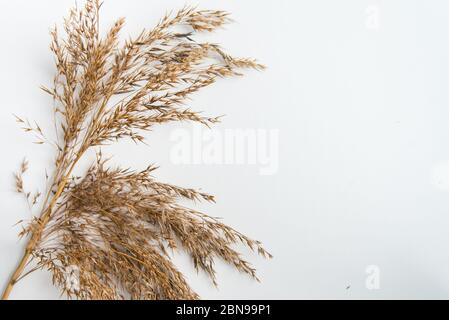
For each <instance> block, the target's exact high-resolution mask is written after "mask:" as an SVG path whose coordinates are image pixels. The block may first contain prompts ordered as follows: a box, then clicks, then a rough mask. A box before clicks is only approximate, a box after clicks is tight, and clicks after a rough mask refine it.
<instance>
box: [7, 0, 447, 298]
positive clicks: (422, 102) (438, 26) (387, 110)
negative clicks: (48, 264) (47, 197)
mask: <svg viewBox="0 0 449 320" xmlns="http://www.w3.org/2000/svg"><path fill="white" fill-rule="evenodd" d="M185 3H186V1H185V0H180V1H170V2H169V3H168V2H167V1H162V0H160V1H139V0H127V1H111V0H106V3H105V5H104V10H103V16H102V20H103V23H104V25H109V24H110V23H111V22H112V21H113V19H115V18H117V17H119V16H126V17H127V27H126V29H125V34H126V35H127V34H135V33H136V32H138V31H140V29H141V28H143V27H151V26H153V25H154V24H155V23H156V22H157V21H158V19H159V18H160V17H161V16H162V15H163V14H164V13H165V12H166V11H167V10H170V9H176V8H180V7H182V6H183V5H184V4H185ZM187 3H190V2H189V1H187ZM72 4H73V1H72V0H63V1H61V0H59V1H56V0H40V1H29V0H27V1H25V0H16V1H1V2H0V39H1V50H0V90H1V98H2V99H1V103H0V104H1V106H0V130H1V132H0V137H1V138H0V139H1V146H2V148H1V150H2V156H1V166H0V177H1V179H0V199H1V201H0V209H1V210H0V217H1V219H0V287H3V285H4V284H6V282H7V278H8V277H9V275H10V273H11V271H12V270H13V268H14V267H15V265H16V263H17V262H18V260H19V255H20V254H21V247H22V246H23V245H24V243H23V242H19V241H18V239H17V233H18V232H19V231H20V229H19V228H18V227H13V225H14V224H15V223H16V222H17V221H18V220H20V219H28V218H30V213H29V211H27V207H26V205H25V203H24V201H23V199H22V198H21V197H20V196H18V195H16V194H15V193H14V192H13V179H12V172H13V171H14V170H15V169H16V168H17V167H18V165H19V163H20V161H21V160H22V158H23V157H24V156H27V157H28V159H29V160H30V164H31V171H30V173H29V174H28V175H27V181H28V186H29V188H30V189H31V190H35V189H36V188H42V186H43V182H44V180H43V177H44V168H46V167H50V165H51V163H52V159H53V154H52V153H51V152H52V151H51V149H50V148H49V147H42V146H36V145H33V144H32V139H31V137H29V136H27V135H25V134H24V133H22V132H21V131H20V130H19V129H18V127H17V124H16V123H15V121H14V119H13V117H12V114H13V113H15V114H18V115H21V116H27V117H29V118H30V119H36V120H38V121H39V123H40V124H41V125H42V126H43V127H44V128H48V129H51V101H50V99H49V98H48V97H46V96H45V95H44V94H43V93H42V92H41V91H40V90H39V89H38V88H39V86H40V85H41V84H50V82H51V79H52V76H53V72H54V69H53V64H52V57H51V55H50V52H49V50H48V44H49V36H48V32H49V27H50V26H52V25H53V24H54V23H56V22H61V18H62V17H63V16H64V15H65V14H66V12H67V10H68V8H70V7H71V5H72ZM191 4H199V5H200V8H212V9H225V10H228V11H230V12H232V14H233V19H234V20H236V23H234V24H232V25H229V26H227V27H226V29H224V30H221V31H219V32H217V33H216V34H214V35H212V36H210V37H208V39H209V38H210V39H211V41H214V42H219V43H221V44H222V45H223V46H224V47H226V48H227V49H228V51H229V52H231V53H232V54H235V55H240V56H251V57H257V58H258V59H259V60H260V61H262V62H263V63H264V64H266V65H267V66H268V67H269V68H268V70H267V71H266V72H264V73H257V72H250V73H249V74H248V75H247V77H245V78H242V79H232V80H224V81H220V82H219V83H218V84H216V85H215V86H214V87H213V88H209V89H206V90H204V91H202V92H201V93H200V94H198V95H196V96H195V98H194V101H193V102H192V103H191V106H192V108H194V109H197V110H205V111H206V112H207V114H210V115H221V114H224V113H225V114H226V115H227V117H226V118H225V119H224V122H223V123H222V124H221V125H219V127H218V128H219V129H220V130H222V129H229V128H230V129H236V128H242V129H267V130H268V129H278V130H280V140H279V171H278V172H277V174H275V175H271V176H261V175H260V174H259V171H258V168H257V167H256V166H250V165H226V166H220V165H215V166H200V165H182V166H179V165H175V164H173V163H172V161H170V156H169V155H170V151H171V149H172V147H173V143H172V142H171V141H170V134H171V133H172V132H173V130H175V129H176V128H179V126H186V125H185V124H176V125H170V126H162V127H159V128H157V129H156V130H155V131H154V132H153V133H151V134H150V135H149V139H150V140H149V142H150V146H149V147H145V146H139V147H136V146H134V144H133V143H129V142H124V143H120V144H119V145H118V146H115V147H113V148H107V149H106V150H104V152H105V153H108V154H114V155H115V158H114V160H113V162H114V163H119V164H122V165H123V166H125V167H127V166H132V167H134V168H136V169H142V168H144V167H146V166H147V165H148V164H149V163H157V164H158V165H160V166H161V169H160V170H159V171H158V172H157V174H156V176H157V177H158V179H159V180H161V181H165V182H170V183H173V184H177V185H181V186H187V187H196V188H202V189H203V190H205V191H207V192H210V193H212V194H215V195H216V196H217V198H218V204H217V205H213V206H212V205H202V206H199V207H198V208H199V209H202V210H204V211H206V212H207V213H209V214H211V215H213V216H220V217H223V218H224V219H225V220H224V221H225V222H226V223H228V224H230V225H232V226H234V227H235V228H237V229H238V230H241V231H242V232H244V233H246V234H248V235H249V236H251V237H253V238H256V239H260V240H262V241H263V242H264V243H265V245H266V247H267V248H268V249H269V250H270V251H271V252H272V253H273V254H274V256H275V258H274V259H273V260H271V261H264V260H263V259H260V258H258V257H255V256H254V255H251V254H248V255H247V257H248V258H249V259H250V260H251V261H252V262H253V263H254V265H255V266H256V267H257V268H258V270H259V274H260V277H261V279H262V283H260V284H259V283H256V282H253V281H251V280H250V279H248V278H247V277H245V276H242V275H240V274H238V273H237V272H236V271H234V270H232V269H231V268H229V267H227V266H223V265H219V266H218V270H219V284H220V287H219V289H218V290H217V289H215V288H214V287H213V286H212V285H211V283H210V282H208V281H207V279H206V277H204V275H201V274H200V275H199V276H197V275H196V273H195V272H194V270H193V269H192V267H191V266H190V264H189V261H188V259H186V258H185V257H177V258H176V260H177V262H178V263H179V265H180V268H181V270H183V271H184V272H185V273H186V274H187V276H188V278H189V281H190V282H191V284H192V286H193V287H194V289H195V290H197V291H198V293H199V294H200V295H201V296H202V298H205V299H228V298H234V299H247V298H248V299H262V298H263V299H265V298H266V299H315V298H324V299H331V298H332V299H334V298H338V299H350V298H356V299H360V298H363V299H365V298H368V299H380V298H406V299H408V298H436V299H438V298H449V250H448V248H449V234H448V232H447V230H448V227H449V126H448V122H449V94H448V90H447V88H448V85H449V40H448V39H449V3H448V2H447V1H444V0H440V1H436V0H432V1H429V0H428V1H412V0H389V1H379V0H377V1H376V0H342V1H333V0H313V1H312V0H308V1H306V0H301V1H293V0H291V1H273V0H264V1H260V0H259V1H224V0H221V1H218V0H214V1H198V2H193V3H191ZM373 19H374V20H373ZM187 127H188V126H187ZM245 253H246V252H245ZM371 265H375V266H377V267H378V268H379V270H380V288H379V289H378V290H369V289H370V288H369V287H367V286H366V279H367V276H368V274H367V273H366V269H367V267H368V266H371ZM11 297H12V298H14V299H33V298H40V299H58V298H59V293H58V291H57V290H56V289H55V288H53V287H52V286H51V284H50V276H49V275H48V274H47V273H45V272H38V273H35V274H34V275H32V276H31V277H29V278H28V279H26V280H24V281H23V282H21V283H19V284H18V285H17V287H16V288H15V290H14V292H13V294H12V296H11Z"/></svg>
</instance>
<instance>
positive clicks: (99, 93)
mask: <svg viewBox="0 0 449 320" xmlns="http://www.w3.org/2000/svg"><path fill="white" fill-rule="evenodd" d="M100 7H101V3H100V2H99V0H87V2H86V5H85V6H84V7H83V8H81V9H78V8H75V9H72V10H71V12H70V14H69V16H68V18H67V19H66V20H65V23H64V31H65V32H64V33H65V36H63V37H60V35H59V33H58V31H57V29H56V28H55V29H54V30H53V31H52V33H51V35H52V43H51V50H52V52H53V53H54V56H55V60H56V69H57V74H56V76H55V78H54V81H53V87H52V88H46V87H43V88H42V89H43V90H44V91H45V92H47V93H48V94H49V95H51V96H52V97H53V99H54V113H55V129H56V136H58V137H59V138H58V139H56V141H54V142H53V141H52V140H51V139H48V138H47V137H46V135H45V134H44V133H43V130H42V129H41V128H40V127H39V125H38V124H36V123H34V124H33V123H32V122H30V121H27V120H23V119H21V118H19V117H17V121H18V122H19V123H20V124H21V125H22V126H23V129H24V130H25V131H27V132H32V133H34V134H35V136H36V137H37V139H38V140H37V143H39V144H44V143H48V144H51V145H53V146H54V147H55V148H56V149H55V150H56V151H57V156H56V159H55V166H54V172H53V174H52V175H51V176H48V175H47V180H48V185H49V186H48V191H47V192H46V194H45V195H44V197H43V199H41V202H42V210H41V211H40V214H39V217H38V218H37V217H36V218H34V219H33V220H32V221H31V222H30V223H28V224H26V225H25V227H24V228H23V231H22V233H21V236H23V237H27V238H28V239H29V242H28V245H27V246H26V251H25V254H24V257H23V259H22V261H21V262H20V264H19V266H18V268H17V270H16V271H15V272H14V274H13V276H12V278H11V280H10V282H9V284H8V286H7V288H6V290H5V292H4V294H3V298H4V299H6V298H8V296H9V294H10V292H11V290H12V289H13V286H14V285H15V284H16V283H17V282H18V281H19V280H21V279H23V278H24V277H25V276H27V275H28V274H30V273H32V272H34V271H36V270H39V269H46V270H49V271H50V272H51V273H52V275H53V282H54V284H55V285H57V286H58V287H59V288H61V290H62V292H63V293H65V294H67V295H68V296H69V297H75V298H79V299H127V298H130V299H196V298H198V296H197V294H196V293H195V292H193V291H192V289H191V288H190V287H189V285H188V284H187V283H186V281H185V279H184V277H183V275H182V274H181V273H180V272H179V271H178V270H177V268H176V267H175V266H174V265H173V263H172V262H171V260H170V256H169V253H170V251H172V250H178V249H179V250H183V251H185V252H186V253H188V254H189V255H190V256H191V258H192V260H193V263H194V266H195V268H196V269H197V270H203V271H205V272H206V273H207V274H208V275H209V276H210V277H211V279H212V281H213V282H214V283H216V281H215V270H214V261H215V259H217V258H219V259H222V260H224V261H225V262H227V263H229V264H231V265H233V266H234V267H235V268H237V269H238V270H239V271H241V272H243V273H246V274H249V275H250V276H251V277H254V278H256V274H255V270H254V269H253V268H252V267H251V265H250V264H248V263H247V262H246V261H245V260H243V258H242V257H241V255H240V254H239V253H238V252H237V251H236V249H234V248H233V246H234V245H235V244H237V243H243V244H244V245H246V246H248V247H249V248H251V249H252V250H254V251H257V252H258V253H259V254H261V255H262V256H264V257H271V256H270V254H269V253H267V252H266V251H265V250H264V249H263V248H262V246H261V244H260V243H259V242H257V241H253V240H251V239H249V238H247V237H246V236H244V235H242V234H241V233H239V232H237V231H235V230H234V229H232V228H230V227H228V226H226V225H224V224H223V223H221V222H220V221H219V220H217V219H214V218H211V217H209V216H207V215H204V214H202V213H200V212H197V211H195V210H191V209H189V208H186V207H184V206H181V205H180V204H179V200H180V199H182V198H184V199H188V200H192V201H199V200H204V201H209V202H214V198H213V197H212V196H210V195H208V194H204V193H201V192H198V191H195V190H192V189H184V188H179V187H176V186H172V185H169V184H164V183H159V182H157V181H155V180H154V178H153V177H152V175H151V174H152V172H153V171H154V169H155V168H153V167H149V168H148V169H146V170H144V171H142V172H132V171H129V170H123V169H120V168H118V169H111V168H108V166H107V161H106V160H105V159H104V158H103V157H102V155H101V151H99V148H101V146H104V145H107V144H110V143H113V142H115V141H117V140H119V139H122V138H131V139H132V140H134V141H135V142H144V141H145V138H144V136H143V135H142V133H143V132H145V131H149V130H151V129H153V127H154V126H155V125H158V124H162V123H168V122H174V121H185V120H187V121H193V122H199V123H202V124H204V125H206V126H209V125H211V124H214V123H216V122H218V121H219V118H209V117H204V116H203V115H201V114H200V113H197V112H194V111H191V110H190V109H186V108H183V107H182V106H183V105H184V103H185V102H186V101H187V99H188V98H189V97H190V96H191V95H192V94H193V93H195V92H197V91H198V90H200V89H201V88H204V87H207V86H209V85H211V84H213V83H214V82H215V81H216V80H217V79H219V78H224V77H230V76H237V75H240V70H242V69H248V68H250V69H257V70H261V69H263V66H262V65H260V64H258V63H257V62H256V61H254V60H251V59H238V58H233V57H231V56H229V55H228V54H226V53H224V52H223V51H222V49H220V47H219V46H217V45H214V44H209V43H199V42H196V41H195V40H194V39H193V37H194V36H195V34H197V33H199V32H211V31H214V30H215V29H217V28H219V27H221V26H222V25H223V24H225V23H227V22H228V21H229V19H228V14H227V13H225V12H222V11H198V10H196V9H194V8H189V7H186V8H184V9H182V10H180V11H179V12H178V13H176V14H168V15H166V16H165V17H164V18H163V19H162V20H161V21H160V23H159V24H158V25H157V26H156V27H155V28H153V29H152V30H144V31H143V32H142V33H141V34H140V35H139V36H138V37H137V38H134V39H130V40H127V41H126V42H125V43H120V40H119V32H120V30H121V29H122V27H123V25H124V19H119V20H117V22H116V23H115V24H114V25H113V26H112V28H111V29H110V30H109V32H107V34H106V35H105V36H104V37H101V36H100V34H99V11H100ZM91 149H94V150H95V149H96V150H97V151H96V152H97V155H98V156H97V161H96V163H94V164H93V165H92V166H91V167H90V169H89V170H88V171H87V172H86V173H85V175H84V176H82V177H74V176H73V171H74V169H75V168H76V167H77V164H78V163H79V161H80V160H81V159H82V158H83V156H84V155H85V154H86V152H87V151H88V150H91ZM27 169H28V163H27V162H26V161H24V162H23V164H22V166H21V168H20V171H19V172H18V173H17V174H16V176H15V178H16V186H17V191H18V192H20V193H23V194H24V195H25V197H26V198H27V201H28V203H29V205H30V206H34V205H36V203H38V202H39V199H40V197H41V194H40V193H39V192H37V193H35V194H32V193H28V192H26V191H25V190H24V186H23V178H22V177H23V174H24V173H25V172H26V171H27ZM31 261H33V262H34V264H33V265H34V266H35V267H33V268H31V270H29V271H27V270H26V269H27V268H30V267H28V266H30V262H31ZM74 274H76V282H77V283H76V284H73V283H72V282H71V279H70V278H71V276H73V275H74ZM256 279H257V278H256Z"/></svg>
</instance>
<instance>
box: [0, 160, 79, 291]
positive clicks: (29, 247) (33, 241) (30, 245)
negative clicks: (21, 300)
mask: <svg viewBox="0 0 449 320" xmlns="http://www.w3.org/2000/svg"><path fill="white" fill-rule="evenodd" d="M81 156H82V154H80V155H79V156H78V157H77V158H76V159H75V161H74V162H73V164H72V165H71V167H70V169H69V171H68V172H67V174H66V175H65V176H64V179H63V180H62V181H61V182H60V184H59V187H58V190H57V192H56V193H55V195H54V197H53V199H52V201H51V202H50V204H49V206H48V208H47V209H46V210H45V213H44V214H43V215H42V216H41V218H40V219H39V220H40V223H39V227H38V229H37V230H35V231H34V232H33V235H32V236H31V239H30V240H29V241H28V244H27V246H26V249H25V252H24V254H23V257H22V259H21V260H20V262H19V265H18V266H17V268H16V270H15V271H14V273H13V275H12V276H11V279H10V280H9V282H8V285H7V286H6V288H5V291H4V292H3V294H2V298H1V299H2V300H8V298H9V296H10V294H11V291H12V290H13V288H14V285H15V284H16V283H17V282H18V280H19V279H20V277H21V275H22V273H23V271H24V270H25V267H26V266H27V264H28V260H29V259H30V257H31V255H32V253H33V251H34V249H35V248H36V245H37V244H38V243H39V240H40V238H41V236H42V231H43V230H44V228H45V226H46V225H47V223H48V221H49V220H50V217H51V213H52V209H53V207H54V206H55V205H56V203H57V201H58V199H59V197H60V196H61V194H62V193H63V192H64V189H65V187H66V186H67V182H68V180H69V178H70V176H71V174H72V172H73V170H74V169H75V166H76V164H77V163H78V161H79V160H80V159H81Z"/></svg>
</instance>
